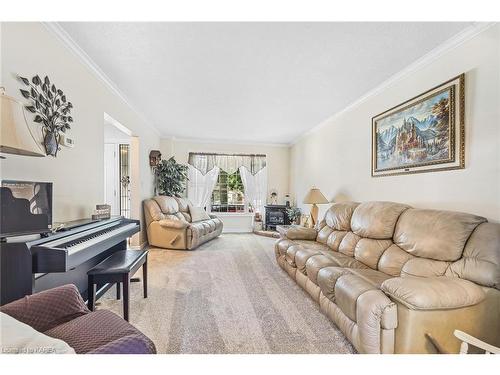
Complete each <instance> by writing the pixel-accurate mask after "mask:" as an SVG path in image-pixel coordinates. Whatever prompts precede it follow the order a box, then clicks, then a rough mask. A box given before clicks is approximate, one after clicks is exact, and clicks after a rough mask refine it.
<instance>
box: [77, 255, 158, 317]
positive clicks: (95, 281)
mask: <svg viewBox="0 0 500 375" xmlns="http://www.w3.org/2000/svg"><path fill="white" fill-rule="evenodd" d="M141 267H142V285H143V288H144V298H147V297H148V251H147V250H122V251H117V252H116V253H113V254H112V255H110V256H109V257H107V258H106V259H104V260H103V261H102V262H101V263H99V264H97V265H96V266H94V267H93V268H91V269H90V270H89V271H88V272H87V276H88V307H89V310H90V311H94V305H95V300H96V285H102V284H107V283H115V284H116V288H117V298H118V299H120V283H121V284H123V318H124V319H125V320H126V321H127V322H128V317H129V290H130V279H131V277H132V276H133V275H134V274H135V273H136V272H137V270H138V269H139V268H141Z"/></svg>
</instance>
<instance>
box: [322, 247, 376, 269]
mask: <svg viewBox="0 0 500 375" xmlns="http://www.w3.org/2000/svg"><path fill="white" fill-rule="evenodd" d="M321 253H322V254H323V255H325V256H326V257H328V258H330V259H332V260H333V261H334V262H335V264H336V265H337V266H338V267H345V268H368V266H366V265H365V264H364V263H361V262H360V261H359V260H356V259H354V258H352V257H350V256H347V255H344V254H342V253H339V252H337V251H331V250H328V251H321Z"/></svg>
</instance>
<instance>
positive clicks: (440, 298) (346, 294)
mask: <svg viewBox="0 0 500 375" xmlns="http://www.w3.org/2000/svg"><path fill="white" fill-rule="evenodd" d="M281 235H282V238H280V239H279V240H278V241H277V242H276V245H275V252H276V258H277V261H278V264H279V265H280V266H281V267H282V268H283V269H284V270H286V271H287V272H288V274H289V275H290V277H291V278H292V279H294V280H295V281H296V282H297V283H298V284H299V285H300V286H301V287H302V288H304V289H305V290H306V291H307V292H308V293H309V294H310V295H311V297H312V298H313V299H314V300H315V301H317V302H318V303H319V305H320V309H321V311H322V312H323V313H325V314H326V315H327V316H328V317H329V318H330V319H331V320H333V322H334V323H335V324H336V325H337V326H338V327H339V329H340V330H341V331H342V332H343V333H344V334H345V335H346V336H347V338H348V339H349V340H350V341H351V342H352V344H353V345H354V346H355V348H356V349H357V350H358V351H359V352H361V353H433V352H436V351H437V347H440V348H441V350H443V351H446V352H451V353H458V352H459V346H460V341H459V340H457V339H456V338H455V337H454V335H453V331H454V330H455V329H459V330H462V331H464V332H467V333H469V334H471V335H473V336H476V337H478V338H479V339H481V340H484V341H486V342H488V343H490V344H492V345H496V346H499V345H500V290H499V289H500V224H493V223H488V222H487V221H486V219H485V218H482V217H479V216H475V215H470V214H466V213H459V212H450V211H437V210H425V209H416V208H411V207H409V206H407V205H405V204H399V203H392V202H366V203H361V204H359V203H354V202H345V203H337V204H334V205H333V206H332V207H331V208H330V209H329V210H328V211H327V213H326V215H325V217H324V219H323V220H322V221H321V222H320V223H319V224H318V226H317V227H316V228H315V229H306V228H300V227H296V228H293V227H292V228H290V229H288V230H284V231H282V233H281ZM433 342H434V343H433ZM436 344H437V345H436Z"/></svg>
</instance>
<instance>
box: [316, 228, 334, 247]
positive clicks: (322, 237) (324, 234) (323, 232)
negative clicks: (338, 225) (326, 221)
mask: <svg viewBox="0 0 500 375" xmlns="http://www.w3.org/2000/svg"><path fill="white" fill-rule="evenodd" d="M332 232H333V229H332V228H330V227H329V226H328V225H324V226H323V228H321V229H320V230H319V232H318V236H317V237H316V241H318V242H320V243H324V244H326V241H327V240H328V236H330V234H331V233H332Z"/></svg>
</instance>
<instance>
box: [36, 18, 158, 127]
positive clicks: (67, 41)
mask: <svg viewBox="0 0 500 375" xmlns="http://www.w3.org/2000/svg"><path fill="white" fill-rule="evenodd" d="M42 24H43V25H44V26H45V28H46V29H47V30H49V31H50V32H51V33H52V34H53V35H55V36H56V37H57V39H59V41H60V42H61V43H62V44H63V45H64V46H65V47H66V48H68V49H69V50H70V51H71V52H72V53H73V54H74V55H75V56H76V57H77V58H78V59H79V60H80V62H81V63H82V64H83V65H85V66H86V67H87V68H88V69H89V70H90V71H91V72H92V73H93V74H94V75H95V76H96V77H97V78H99V79H100V80H101V81H102V82H103V83H104V85H105V86H107V88H108V89H109V90H110V91H111V92H112V93H113V94H115V95H116V96H118V97H119V98H120V99H121V100H122V101H123V102H124V103H125V104H126V105H127V106H128V107H129V108H130V109H131V110H132V111H133V112H135V114H136V115H137V116H139V118H140V119H141V120H142V121H144V123H145V124H146V126H148V128H149V129H150V130H152V131H153V132H154V133H155V134H156V135H157V136H161V132H160V131H159V130H158V128H157V127H156V126H154V125H153V124H151V123H150V121H149V120H148V119H147V118H146V116H145V115H144V113H142V112H141V111H139V110H138V109H137V108H136V107H135V106H134V105H133V104H132V103H131V102H130V100H129V99H128V98H127V96H126V95H125V94H124V93H123V92H122V91H121V90H120V89H119V88H118V86H117V85H116V84H115V83H114V82H113V81H112V80H111V79H110V78H109V77H108V76H107V75H106V74H105V73H104V72H103V71H102V70H101V68H100V67H99V66H98V65H97V64H96V63H95V62H94V61H93V60H92V58H91V57H90V56H89V55H88V54H87V53H86V52H85V51H84V50H83V49H82V48H81V47H80V46H79V45H78V44H77V43H76V42H75V41H74V39H73V38H71V36H70V35H69V34H68V33H67V32H66V30H64V29H63V28H62V27H61V25H59V24H58V23H57V22H42Z"/></svg>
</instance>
